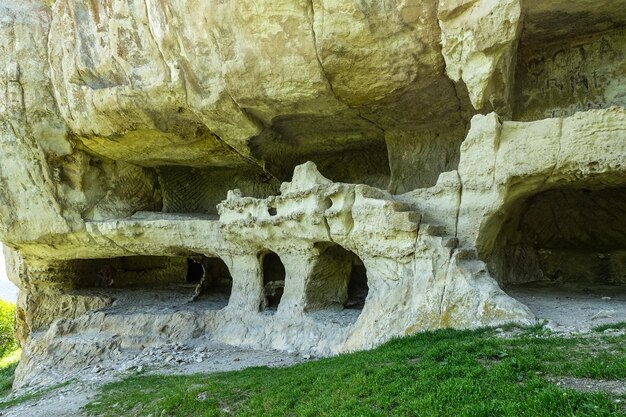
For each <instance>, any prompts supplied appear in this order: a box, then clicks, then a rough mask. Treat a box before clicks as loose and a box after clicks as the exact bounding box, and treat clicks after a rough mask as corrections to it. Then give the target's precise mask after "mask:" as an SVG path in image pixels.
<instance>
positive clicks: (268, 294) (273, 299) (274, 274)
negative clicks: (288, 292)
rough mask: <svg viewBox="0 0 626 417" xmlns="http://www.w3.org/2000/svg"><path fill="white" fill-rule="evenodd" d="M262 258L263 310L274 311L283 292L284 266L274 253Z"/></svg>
mask: <svg viewBox="0 0 626 417" xmlns="http://www.w3.org/2000/svg"><path fill="white" fill-rule="evenodd" d="M262 256H263V291H264V296H265V308H266V309H269V310H276V309H277V308H278V306H279V304H280V300H281V298H282V296H283V293H284V292H285V276H286V272H285V266H284V265H283V262H282V261H281V260H280V257H279V256H278V255H277V254H276V253H274V252H268V253H266V254H264V255H262Z"/></svg>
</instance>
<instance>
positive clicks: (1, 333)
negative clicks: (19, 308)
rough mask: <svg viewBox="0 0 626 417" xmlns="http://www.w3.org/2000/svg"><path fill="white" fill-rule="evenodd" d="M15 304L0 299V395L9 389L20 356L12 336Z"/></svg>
mask: <svg viewBox="0 0 626 417" xmlns="http://www.w3.org/2000/svg"><path fill="white" fill-rule="evenodd" d="M14 316H15V305H14V304H12V303H8V302H6V301H4V300H0V397H1V396H4V395H6V394H7V393H8V392H9V391H10V390H11V384H12V383H13V373H14V372H15V368H16V367H17V362H18V360H19V358H20V356H19V351H18V350H17V343H16V342H15V339H14V338H13V322H14Z"/></svg>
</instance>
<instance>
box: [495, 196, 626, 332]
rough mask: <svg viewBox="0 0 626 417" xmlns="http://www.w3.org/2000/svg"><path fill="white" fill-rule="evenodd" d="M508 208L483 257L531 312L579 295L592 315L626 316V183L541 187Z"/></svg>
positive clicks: (502, 284)
mask: <svg viewBox="0 0 626 417" xmlns="http://www.w3.org/2000/svg"><path fill="white" fill-rule="evenodd" d="M508 212H509V216H508V218H507V220H506V222H505V223H504V226H503V227H502V229H501V231H500V234H499V236H498V241H497V243H496V245H495V247H496V248H497V251H498V252H497V253H494V255H493V256H492V257H491V259H490V261H489V264H490V269H491V271H492V273H493V275H494V276H495V277H497V279H498V281H499V283H500V285H501V286H502V287H503V289H505V291H507V292H509V294H510V295H512V296H514V297H515V298H518V299H520V301H522V302H524V303H526V304H527V305H529V307H530V308H531V310H533V306H532V303H533V302H540V301H541V299H543V300H544V301H545V302H546V303H549V302H552V303H553V304H552V306H553V307H554V306H561V307H559V308H564V307H563V305H565V304H568V305H573V304H572V303H574V302H575V300H577V301H576V302H583V301H584V302H585V303H591V304H588V305H586V307H580V308H581V309H585V310H587V311H589V313H590V314H591V315H592V316H593V315H594V314H597V313H598V311H600V310H612V311H623V312H622V313H621V314H626V308H624V306H626V221H624V218H625V217H626V187H620V188H604V189H595V190H589V189H571V188H570V189H555V190H549V191H544V192H541V193H538V194H535V195H533V196H531V197H530V198H527V199H526V200H525V201H523V202H520V203H519V204H517V205H515V206H514V207H512V208H511V209H510V210H508ZM565 300H567V302H566V303H565ZM585 300H586V301H585ZM593 300H595V301H601V303H599V304H594V303H592V301H593ZM579 306H580V305H579ZM622 309H623V310H622ZM549 310H550V309H548V308H545V309H544V311H543V313H546V312H547V313H548V314H550V311H549ZM552 310H555V308H552ZM543 313H542V314H539V313H537V312H536V314H537V316H538V317H539V318H548V319H550V317H546V316H545V315H544V314H543ZM572 313H576V312H572ZM573 317H578V318H579V319H581V320H591V317H586V318H581V317H579V315H576V314H573ZM622 317H624V315H622Z"/></svg>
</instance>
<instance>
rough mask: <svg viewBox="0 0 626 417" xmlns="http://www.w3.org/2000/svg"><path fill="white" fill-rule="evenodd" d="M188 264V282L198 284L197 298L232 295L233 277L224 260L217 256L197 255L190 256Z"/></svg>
mask: <svg viewBox="0 0 626 417" xmlns="http://www.w3.org/2000/svg"><path fill="white" fill-rule="evenodd" d="M187 265H188V267H187V282H193V283H195V284H196V285H197V286H196V294H195V299H199V298H206V297H207V296H215V297H217V298H220V296H223V295H227V296H230V292H231V290H232V286H233V277H232V276H231V274H230V270H229V269H228V266H227V265H226V263H225V262H224V261H223V260H221V259H220V258H217V257H207V256H197V257H194V258H189V259H188V260H187ZM190 278H193V280H190ZM215 297H213V298H215Z"/></svg>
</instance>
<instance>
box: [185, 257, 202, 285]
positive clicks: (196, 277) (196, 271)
mask: <svg viewBox="0 0 626 417" xmlns="http://www.w3.org/2000/svg"><path fill="white" fill-rule="evenodd" d="M203 276H204V267H203V266H202V263H201V262H199V261H197V260H195V259H193V258H187V283H189V284H194V283H199V282H200V281H202V277H203Z"/></svg>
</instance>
